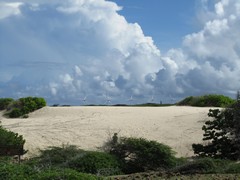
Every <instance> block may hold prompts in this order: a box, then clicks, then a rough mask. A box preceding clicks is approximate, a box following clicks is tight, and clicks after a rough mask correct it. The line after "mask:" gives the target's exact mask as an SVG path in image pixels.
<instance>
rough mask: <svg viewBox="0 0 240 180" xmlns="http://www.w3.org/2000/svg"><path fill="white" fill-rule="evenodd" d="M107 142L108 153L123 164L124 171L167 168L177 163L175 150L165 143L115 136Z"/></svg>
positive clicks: (132, 171)
mask: <svg viewBox="0 0 240 180" xmlns="http://www.w3.org/2000/svg"><path fill="white" fill-rule="evenodd" d="M114 138H115V139H112V141H113V142H112V143H108V144H109V146H110V148H105V149H109V152H110V154H113V155H115V156H116V157H117V158H118V159H119V161H120V162H121V163H122V164H123V172H124V173H135V172H144V171H149V170H157V169H168V168H171V167H173V166H175V165H176V164H177V163H178V159H177V158H176V157H175V156H174V155H175V152H174V151H173V150H172V149H171V148H170V147H169V146H167V145H164V144H161V143H158V142H156V141H148V140H146V139H144V138H126V137H122V138H116V135H115V136H114Z"/></svg>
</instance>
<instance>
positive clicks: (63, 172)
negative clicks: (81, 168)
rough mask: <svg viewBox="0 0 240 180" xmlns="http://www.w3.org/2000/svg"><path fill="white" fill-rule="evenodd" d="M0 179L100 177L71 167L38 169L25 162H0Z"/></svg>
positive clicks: (46, 179)
mask: <svg viewBox="0 0 240 180" xmlns="http://www.w3.org/2000/svg"><path fill="white" fill-rule="evenodd" d="M0 179H4V180H5V179H6V180H7V179H9V180H10V179H11V180H19V179H25V180H33V179H34V180H60V179H69V180H70V179H71V180H79V179H89V180H97V179H101V178H100V177H96V176H93V175H90V174H84V173H79V172H77V171H75V170H72V169H56V168H54V167H51V168H49V169H38V168H36V167H31V166H29V165H26V164H20V165H19V164H14V163H0Z"/></svg>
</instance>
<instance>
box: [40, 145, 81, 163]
mask: <svg viewBox="0 0 240 180" xmlns="http://www.w3.org/2000/svg"><path fill="white" fill-rule="evenodd" d="M83 154H85V151H84V150H82V149H78V148H77V146H73V145H63V146H62V147H49V148H48V149H46V150H41V151H40V155H39V156H38V157H37V158H36V160H38V163H39V164H42V165H46V164H47V165H51V166H58V167H66V166H67V163H68V162H69V161H71V160H72V159H74V158H76V157H78V156H83Z"/></svg>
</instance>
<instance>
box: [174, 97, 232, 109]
mask: <svg viewBox="0 0 240 180" xmlns="http://www.w3.org/2000/svg"><path fill="white" fill-rule="evenodd" d="M234 102H235V100H233V99H231V98H229V97H227V96H223V95H217V94H209V95H204V96H195V97H193V96H189V97H187V98H185V99H183V100H182V101H180V102H178V103H177V105H184V106H197V107H227V106H229V105H231V104H233V103H234Z"/></svg>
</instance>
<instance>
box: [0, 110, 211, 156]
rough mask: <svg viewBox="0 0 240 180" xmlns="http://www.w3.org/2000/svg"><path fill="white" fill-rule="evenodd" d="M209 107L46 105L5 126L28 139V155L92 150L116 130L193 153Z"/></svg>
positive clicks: (3, 123)
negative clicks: (55, 148)
mask: <svg viewBox="0 0 240 180" xmlns="http://www.w3.org/2000/svg"><path fill="white" fill-rule="evenodd" d="M208 110H209V108H196V107H81V106H79V107H45V108H43V109H40V110H38V111H36V112H34V113H31V114H30V116H29V118H28V119H6V118H4V117H2V116H0V118H1V119H0V121H2V125H3V126H4V127H6V128H7V129H10V130H12V131H14V132H17V133H19V134H21V135H23V136H24V138H25V139H26V144H25V148H26V149H28V150H29V153H28V156H31V155H33V154H35V153H36V152H37V150H38V149H43V148H46V147H48V146H61V145H62V144H71V145H72V144H73V145H77V146H79V147H80V148H83V149H88V150H93V149H96V148H97V147H100V146H101V145H102V144H103V142H104V141H106V139H108V138H109V137H110V136H112V135H113V133H115V132H117V133H119V135H120V136H132V137H144V138H147V139H149V140H157V141H158V142H162V143H165V144H167V145H169V146H171V147H172V148H173V150H175V151H176V152H177V153H178V156H191V155H193V153H192V150H191V144H192V143H197V142H201V139H202V134H203V131H202V130H201V127H202V125H203V124H204V121H205V120H206V119H207V118H208V117H207V113H208Z"/></svg>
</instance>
